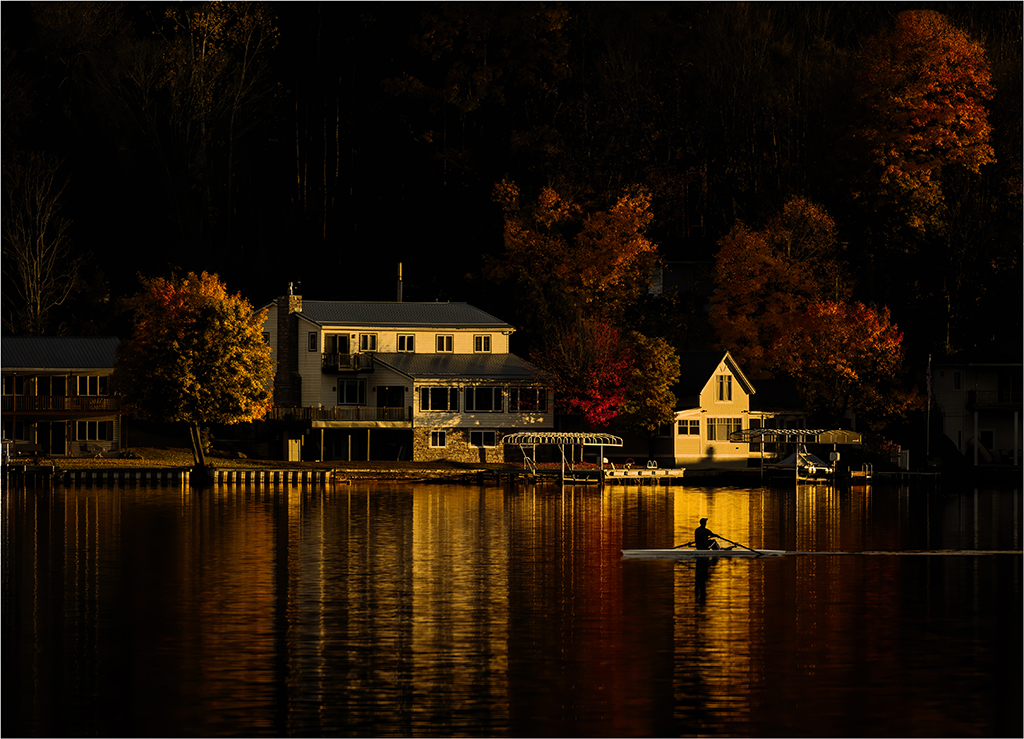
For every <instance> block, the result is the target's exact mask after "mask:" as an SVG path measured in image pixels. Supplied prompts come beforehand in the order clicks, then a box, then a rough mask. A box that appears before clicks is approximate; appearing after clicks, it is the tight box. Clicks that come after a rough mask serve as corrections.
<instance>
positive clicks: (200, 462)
mask: <svg viewBox="0 0 1024 739" xmlns="http://www.w3.org/2000/svg"><path fill="white" fill-rule="evenodd" d="M188 431H189V435H190V436H191V437H192V458H193V459H194V460H195V463H196V467H199V468H203V469H205V467H206V454H205V453H204V452H203V437H202V434H201V432H200V431H199V424H198V423H197V422H195V421H192V422H190V423H189V424H188Z"/></svg>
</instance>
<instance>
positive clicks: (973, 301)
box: [3, 2, 1022, 368]
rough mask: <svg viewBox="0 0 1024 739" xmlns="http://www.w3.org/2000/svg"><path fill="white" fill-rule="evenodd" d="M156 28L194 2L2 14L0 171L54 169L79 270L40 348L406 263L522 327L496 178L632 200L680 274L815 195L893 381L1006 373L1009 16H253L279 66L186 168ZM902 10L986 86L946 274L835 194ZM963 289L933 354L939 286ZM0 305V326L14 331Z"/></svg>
mask: <svg viewBox="0 0 1024 739" xmlns="http://www.w3.org/2000/svg"><path fill="white" fill-rule="evenodd" d="M168 8H170V9H171V10H172V11H173V12H177V13H178V15H179V17H184V15H185V14H186V13H188V12H191V11H194V10H197V9H199V8H201V6H200V5H198V4H189V3H185V4H163V3H129V4H123V5H122V4H117V3H83V4H79V3H53V4H44V5H36V4H34V3H7V4H5V5H4V9H3V45H4V70H3V89H4V105H3V147H4V160H5V162H8V161H10V159H11V157H13V156H16V155H17V154H19V153H20V152H26V151H36V152H46V153H48V154H51V155H53V156H55V157H57V158H58V159H59V160H61V161H62V165H61V170H60V173H61V175H62V176H67V177H68V178H69V183H70V184H69V186H68V189H67V190H66V192H65V197H64V198H63V200H62V203H61V205H62V212H63V214H64V215H65V216H66V217H68V218H69V219H70V220H71V223H72V230H71V238H72V248H73V250H74V253H75V254H80V255H83V256H85V257H87V261H86V263H85V266H84V267H83V269H82V271H81V280H80V284H79V285H78V286H77V289H76V292H75V295H74V297H73V298H72V299H71V300H69V301H68V302H67V303H66V304H65V305H64V306H62V307H61V308H59V309H57V310H56V311H55V312H54V314H53V316H52V320H51V321H50V323H49V325H48V327H47V329H46V333H49V334H57V333H64V334H93V333H98V334H117V335H121V336H125V335H127V334H128V331H129V327H130V324H129V323H128V319H127V316H125V315H124V314H122V313H119V312H118V302H119V298H121V297H123V296H125V295H130V294H132V293H134V292H135V291H137V290H138V288H139V282H138V277H139V276H140V275H141V276H146V277H149V276H157V275H161V276H169V275H171V274H173V273H174V272H175V271H177V272H178V273H180V272H183V271H187V270H208V271H212V272H217V273H219V274H220V275H221V276H222V278H223V279H224V280H225V281H226V282H227V285H228V288H229V290H231V291H232V292H236V291H240V292H242V293H243V295H245V296H246V297H248V298H249V299H250V300H251V301H252V302H253V303H254V304H255V305H257V306H259V305H263V304H265V303H267V302H269V301H270V300H271V299H272V298H273V297H274V296H276V295H279V294H282V293H283V292H284V291H285V290H286V289H287V285H288V283H289V282H290V281H301V289H300V291H301V293H302V294H303V295H304V296H305V297H306V298H307V299H333V300H346V299H379V300H392V299H394V297H395V277H396V270H397V265H398V263H399V262H401V263H402V264H403V265H404V278H405V281H404V299H405V300H413V301H415V300H435V299H438V300H458V301H467V302H470V303H473V304H475V305H478V306H479V307H481V308H483V309H485V310H488V311H489V312H492V313H494V314H495V315H497V316H499V317H501V318H503V319H505V320H508V321H510V322H513V323H515V322H516V321H517V319H518V318H519V317H520V316H521V315H522V313H523V312H524V311H528V310H529V306H524V305H520V304H517V303H516V301H515V296H514V295H510V294H508V292H506V290H505V289H504V288H502V287H501V286H496V285H493V284H490V283H488V282H487V281H486V280H485V279H483V277H482V276H481V266H482V259H483V257H484V255H488V254H489V255H494V256H500V255H501V252H502V248H503V244H502V214H501V211H500V208H499V207H498V205H497V204H496V203H494V202H493V200H492V192H493V189H494V185H495V183H496V182H497V181H499V180H501V179H502V178H505V177H508V178H510V179H512V180H514V181H516V183H517V184H519V186H520V187H521V188H522V190H523V192H524V193H533V194H534V195H535V193H536V192H537V190H538V189H539V188H540V187H541V186H544V185H553V186H556V187H558V188H559V191H560V192H563V193H565V194H567V195H570V196H573V197H576V198H577V199H579V200H580V201H581V202H584V203H588V204H591V205H593V206H594V207H608V206H609V205H610V204H612V203H613V202H614V199H615V198H616V197H617V196H618V195H619V194H620V193H621V192H622V191H623V189H624V188H626V187H629V186H631V185H634V184H641V185H644V186H646V187H647V188H648V189H649V190H650V191H651V192H652V194H653V205H652V210H653V212H654V216H655V220H654V223H653V225H652V227H651V229H650V231H649V235H650V237H651V238H652V239H653V240H654V241H655V242H657V243H658V245H659V250H660V253H661V257H662V259H663V260H665V261H666V262H667V263H668V266H669V268H670V273H672V272H674V273H675V274H677V275H693V274H694V273H695V272H694V267H693V265H692V263H702V262H704V263H706V262H710V261H711V260H713V258H714V253H715V244H716V242H717V241H718V239H720V238H721V237H722V236H723V235H724V234H725V233H726V232H727V231H728V230H729V229H730V228H731V227H732V225H733V224H734V223H735V222H736V221H737V220H743V221H745V222H747V223H750V224H753V225H755V226H756V225H757V224H759V223H762V222H763V221H764V220H765V219H767V218H768V217H770V216H771V215H772V214H774V213H775V212H777V211H778V209H779V208H780V207H781V205H782V204H783V203H784V202H785V201H786V200H787V199H788V198H789V197H791V196H793V195H804V196H807V197H809V198H811V199H812V200H814V201H816V202H819V203H821V204H823V205H824V206H825V208H826V209H827V211H828V212H829V213H830V215H832V217H833V218H834V219H835V221H836V223H837V225H838V227H839V231H840V237H841V239H843V240H844V241H847V242H848V243H849V245H850V246H849V249H848V250H847V253H848V255H849V259H850V265H849V266H850V268H851V272H852V273H853V274H854V275H856V277H857V284H856V287H855V291H854V296H853V297H854V298H855V299H859V300H863V301H865V302H869V303H872V304H876V305H888V306H889V307H890V308H891V309H892V311H893V318H894V320H895V321H896V322H897V323H898V324H899V325H900V327H901V329H903V330H904V332H905V334H906V339H905V343H906V346H907V347H908V351H909V359H910V361H911V362H912V363H915V362H917V363H921V366H922V368H923V358H924V356H925V355H926V354H927V353H929V352H932V351H939V350H946V349H950V348H953V349H959V350H964V351H971V352H976V353H986V354H987V355H992V354H994V353H1000V354H1010V355H1013V356H1017V357H1018V361H1019V354H1020V344H1021V333H1022V327H1021V316H1022V303H1021V271H1020V259H1019V257H1020V251H1021V243H1022V242H1021V238H1022V237H1021V146H1022V144H1021V117H1022V111H1021V90H1022V81H1021V5H1020V4H1019V3H934V4H925V5H920V4H904V3H835V4H833V3H768V4H756V3H755V4H739V3H656V4H648V3H598V4H590V3H571V4H565V5H559V4H540V3H538V4H518V3H501V4H489V3H475V4H469V5H447V4H421V3H379V4H374V3H301V2H298V3H279V4H278V3H271V4H269V5H267V6H265V7H264V8H263V9H262V12H263V13H264V14H265V17H267V18H268V19H269V20H270V22H271V23H272V25H273V26H274V27H275V28H276V29H277V44H276V47H275V48H273V49H271V50H269V51H268V52H267V53H266V54H261V55H259V56H258V58H256V59H255V61H257V62H258V63H260V64H263V65H264V66H263V67H261V73H260V75H259V77H258V84H257V85H256V87H255V88H254V90H253V92H252V94H251V96H250V97H249V98H248V99H247V100H246V101H245V102H244V104H241V105H238V106H237V107H236V111H235V112H236V114H237V117H236V119H235V121H234V124H233V128H229V127H228V123H227V119H225V118H221V119H220V120H219V121H217V122H213V123H210V126H209V130H208V131H207V132H206V133H207V134H208V137H207V139H206V145H205V149H201V150H199V149H197V148H196V146H195V142H194V139H189V136H194V134H195V124H196V121H195V118H194V117H192V118H189V116H188V115H187V110H188V109H187V108H183V107H182V104H181V101H180V100H178V99H176V98H175V96H174V94H172V91H171V88H170V86H168V85H167V84H165V82H164V81H163V80H164V78H163V77H162V76H161V74H162V71H161V70H165V67H164V66H162V64H163V63H164V62H163V60H166V59H167V57H168V54H170V53H171V50H173V49H174V48H175V44H180V43H181V41H182V39H183V33H182V32H181V30H180V29H178V30H175V28H174V26H173V24H172V23H171V21H170V20H169V19H168V18H167V17H165V11H166V10H167V9H168ZM907 8H918V9H919V8H933V9H936V10H939V11H941V12H943V13H945V14H946V15H947V16H948V17H949V18H950V20H952V21H953V23H954V24H956V25H958V26H959V27H961V28H963V29H965V30H967V31H968V32H969V33H970V34H971V35H972V37H973V38H975V39H976V40H978V41H980V42H981V43H983V44H984V46H985V48H986V52H987V55H988V59H989V63H990V64H991V67H992V75H993V84H994V86H995V88H996V93H995V97H994V98H993V100H991V101H990V102H989V105H988V107H989V116H990V121H991V123H992V125H993V130H994V132H993V139H992V144H993V146H994V148H995V156H996V159H997V162H996V163H995V164H990V165H987V166H986V167H984V168H983V169H982V176H981V177H980V178H975V179H974V180H971V182H970V186H969V187H967V186H965V187H963V188H960V190H958V193H959V194H958V195H957V197H958V198H959V200H958V202H960V203H961V204H964V205H965V207H966V206H969V208H968V209H967V210H962V212H964V213H968V214H969V215H967V216H964V217H963V222H964V223H965V224H967V226H968V227H967V228H966V229H961V230H963V231H966V232H967V233H968V234H969V239H967V240H965V241H963V243H962V244H961V245H960V246H961V247H962V248H960V249H959V250H956V253H957V254H959V255H960V256H959V259H960V262H959V263H957V264H952V263H951V262H950V258H948V257H946V256H944V255H946V254H947V252H949V250H943V249H940V248H938V246H937V245H935V244H932V243H930V242H928V240H927V239H925V240H924V241H922V242H921V243H915V244H910V245H901V244H893V239H894V238H896V237H895V236H894V235H892V234H886V233H883V232H881V229H880V227H879V224H878V223H873V222H872V217H873V216H872V214H871V213H870V212H869V211H866V210H865V209H863V208H861V207H860V206H858V204H857V203H856V202H854V200H853V199H852V198H851V197H850V192H849V185H848V182H847V178H845V176H844V175H845V174H847V173H848V172H847V170H845V169H844V167H848V166H849V165H848V163H847V162H845V161H844V160H843V158H842V156H841V142H842V140H843V135H844V133H845V132H846V128H847V127H848V125H849V121H850V118H851V115H852V108H853V104H854V101H853V100H852V99H851V93H850V89H851V79H852V77H851V76H852V75H853V73H854V70H855V69H856V65H857V61H858V54H859V52H860V50H861V48H862V45H863V42H864V40H865V39H866V38H867V37H869V36H870V35H872V34H877V33H879V32H881V31H882V30H884V29H885V28H887V27H891V25H892V22H893V19H894V17H895V15H896V14H897V13H898V12H899V11H900V10H903V9H907ZM57 11H59V12H57ZM232 54H234V56H230V55H229V56H230V59H231V60H232V63H234V62H237V60H238V59H239V58H240V57H239V56H238V55H237V49H236V50H235V51H233V52H232ZM210 95H211V96H213V98H215V99H216V100H218V101H222V100H223V99H224V95H225V93H224V91H223V89H220V88H217V89H214V87H213V86H212V85H211V90H210ZM211 120H212V119H211ZM190 126H191V129H190ZM189 131H191V133H189ZM229 162H230V165H229ZM964 238H967V237H964ZM903 247H906V248H903ZM894 249H902V250H903V251H904V252H906V253H907V254H909V255H910V260H909V261H906V262H901V263H899V265H900V268H899V269H898V270H895V269H894V268H893V266H894V265H895V264H896V263H895V262H889V263H887V262H885V261H884V260H882V259H880V255H883V254H885V253H889V252H891V251H892V250H894ZM949 253H952V252H949ZM964 255H966V258H965V257H964ZM687 265H689V266H687ZM700 270H701V268H700V267H699V266H698V267H696V274H700ZM908 270H909V273H908ZM6 272H7V270H6V269H5V273H6ZM954 273H955V274H958V275H959V276H960V277H961V279H962V282H963V288H962V290H961V293H960V296H959V299H958V301H957V302H958V307H957V318H956V321H955V329H954V336H953V337H952V342H951V343H946V341H945V339H946V336H945V327H946V322H945V316H944V314H943V311H948V310H949V307H948V306H945V305H942V304H940V303H941V301H940V297H939V296H938V294H937V293H936V291H935V289H934V285H936V284H938V283H939V282H941V281H943V280H945V279H947V276H948V275H949V274H954ZM918 276H920V279H917V277H918ZM7 280H8V276H7V275H6V274H5V292H6V293H7V296H8V297H9V296H11V295H12V294H13V293H12V292H11V291H10V290H9V289H6V288H9V284H8V283H7V282H6V281H7ZM711 287H712V286H711V285H710V284H708V283H707V282H706V281H701V280H699V279H698V280H695V281H691V284H690V285H689V287H686V285H685V284H684V290H683V292H684V293H686V294H684V295H683V296H682V297H683V298H684V299H682V300H680V301H679V302H678V303H677V304H676V306H675V309H676V310H679V311H684V312H686V313H687V314H688V315H686V316H683V317H681V319H680V321H678V325H679V326H684V327H685V329H683V332H684V333H685V335H677V336H674V337H672V340H673V341H674V343H675V344H676V345H677V346H678V347H679V348H687V349H701V348H709V347H710V346H712V345H713V344H714V342H715V337H714V335H713V333H712V332H711V331H710V329H709V328H708V326H707V322H706V319H705V309H706V305H705V303H706V301H705V297H706V295H707V294H709V293H710V289H711ZM13 308H14V306H12V305H11V304H10V301H9V300H8V301H5V305H4V331H5V333H8V334H9V333H22V332H23V329H21V328H20V327H19V326H18V325H17V321H16V320H15V319H14V317H13V316H14V313H13ZM940 316H941V317H942V320H937V319H938V318H939V317H940ZM940 324H941V326H940ZM515 349H516V351H517V353H521V354H526V353H527V352H526V351H525V349H524V348H523V347H516V348H515Z"/></svg>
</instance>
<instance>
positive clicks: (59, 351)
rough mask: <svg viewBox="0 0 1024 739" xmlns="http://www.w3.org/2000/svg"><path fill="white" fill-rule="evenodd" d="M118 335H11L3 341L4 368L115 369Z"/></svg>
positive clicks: (1, 348)
mask: <svg viewBox="0 0 1024 739" xmlns="http://www.w3.org/2000/svg"><path fill="white" fill-rule="evenodd" d="M118 343H120V341H119V339H118V338H117V337H116V336H95V337H93V336H32V337H25V336H10V337H8V338H5V339H3V341H2V342H0V355H2V359H0V364H2V366H3V370H4V371H5V372H6V371H13V370H19V371H21V370H95V369H112V368H113V367H114V359H115V357H116V353H117V345H118Z"/></svg>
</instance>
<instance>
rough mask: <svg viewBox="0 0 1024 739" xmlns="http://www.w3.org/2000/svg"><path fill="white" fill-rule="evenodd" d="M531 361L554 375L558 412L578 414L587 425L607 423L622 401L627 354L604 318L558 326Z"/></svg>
mask: <svg viewBox="0 0 1024 739" xmlns="http://www.w3.org/2000/svg"><path fill="white" fill-rule="evenodd" d="M530 360H531V361H532V362H534V363H535V364H537V365H538V366H539V367H541V368H542V369H544V370H547V371H548V372H550V373H551V374H552V375H553V376H554V378H555V379H554V383H553V384H554V390H555V402H556V403H557V404H558V409H559V411H560V412H562V413H571V414H582V416H583V418H584V419H586V421H587V423H589V424H591V425H592V426H606V425H607V424H608V423H609V421H611V420H612V419H613V418H615V416H616V415H618V413H619V411H620V410H621V408H622V405H623V403H624V402H625V398H626V391H627V387H628V383H629V381H630V377H631V372H632V368H633V356H632V352H631V350H630V347H629V345H628V343H627V342H626V341H624V340H623V339H622V338H621V336H620V335H619V332H618V330H616V329H615V328H612V327H611V326H609V325H608V324H607V323H604V322H603V321H598V320H593V319H584V320H581V321H579V322H577V323H566V324H563V325H562V326H561V328H560V329H558V330H556V331H555V332H553V333H552V334H551V335H550V336H549V337H548V338H547V341H546V342H545V343H544V344H543V345H542V346H541V347H540V348H539V349H538V350H535V351H534V352H533V353H532V354H531V356H530Z"/></svg>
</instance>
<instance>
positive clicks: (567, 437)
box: [501, 431, 622, 478]
mask: <svg viewBox="0 0 1024 739" xmlns="http://www.w3.org/2000/svg"><path fill="white" fill-rule="evenodd" d="M501 443H502V444H506V445H509V444H515V445H518V446H519V447H520V448H522V447H525V446H532V447H536V446H538V445H541V444H550V445H554V446H557V447H558V448H559V451H560V452H561V455H562V477H563V478H565V467H566V459H565V447H567V446H570V447H571V446H596V447H602V448H603V447H606V446H622V439H621V438H620V437H618V436H612V435H611V434H601V433H594V432H590V431H572V432H569V431H520V432H518V433H514V434H508V435H507V436H505V437H504V438H502V440H501ZM535 453H536V452H535ZM571 456H572V455H571V454H570V457H571ZM523 457H524V461H525V463H526V466H527V467H529V468H530V471H531V472H536V471H537V467H536V460H535V459H533V458H532V457H530V455H528V454H526V451H525V450H523ZM603 461H604V451H603V449H602V451H601V452H600V456H599V459H598V467H601V466H603ZM569 469H570V470H571V469H572V462H571V461H570V462H569Z"/></svg>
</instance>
